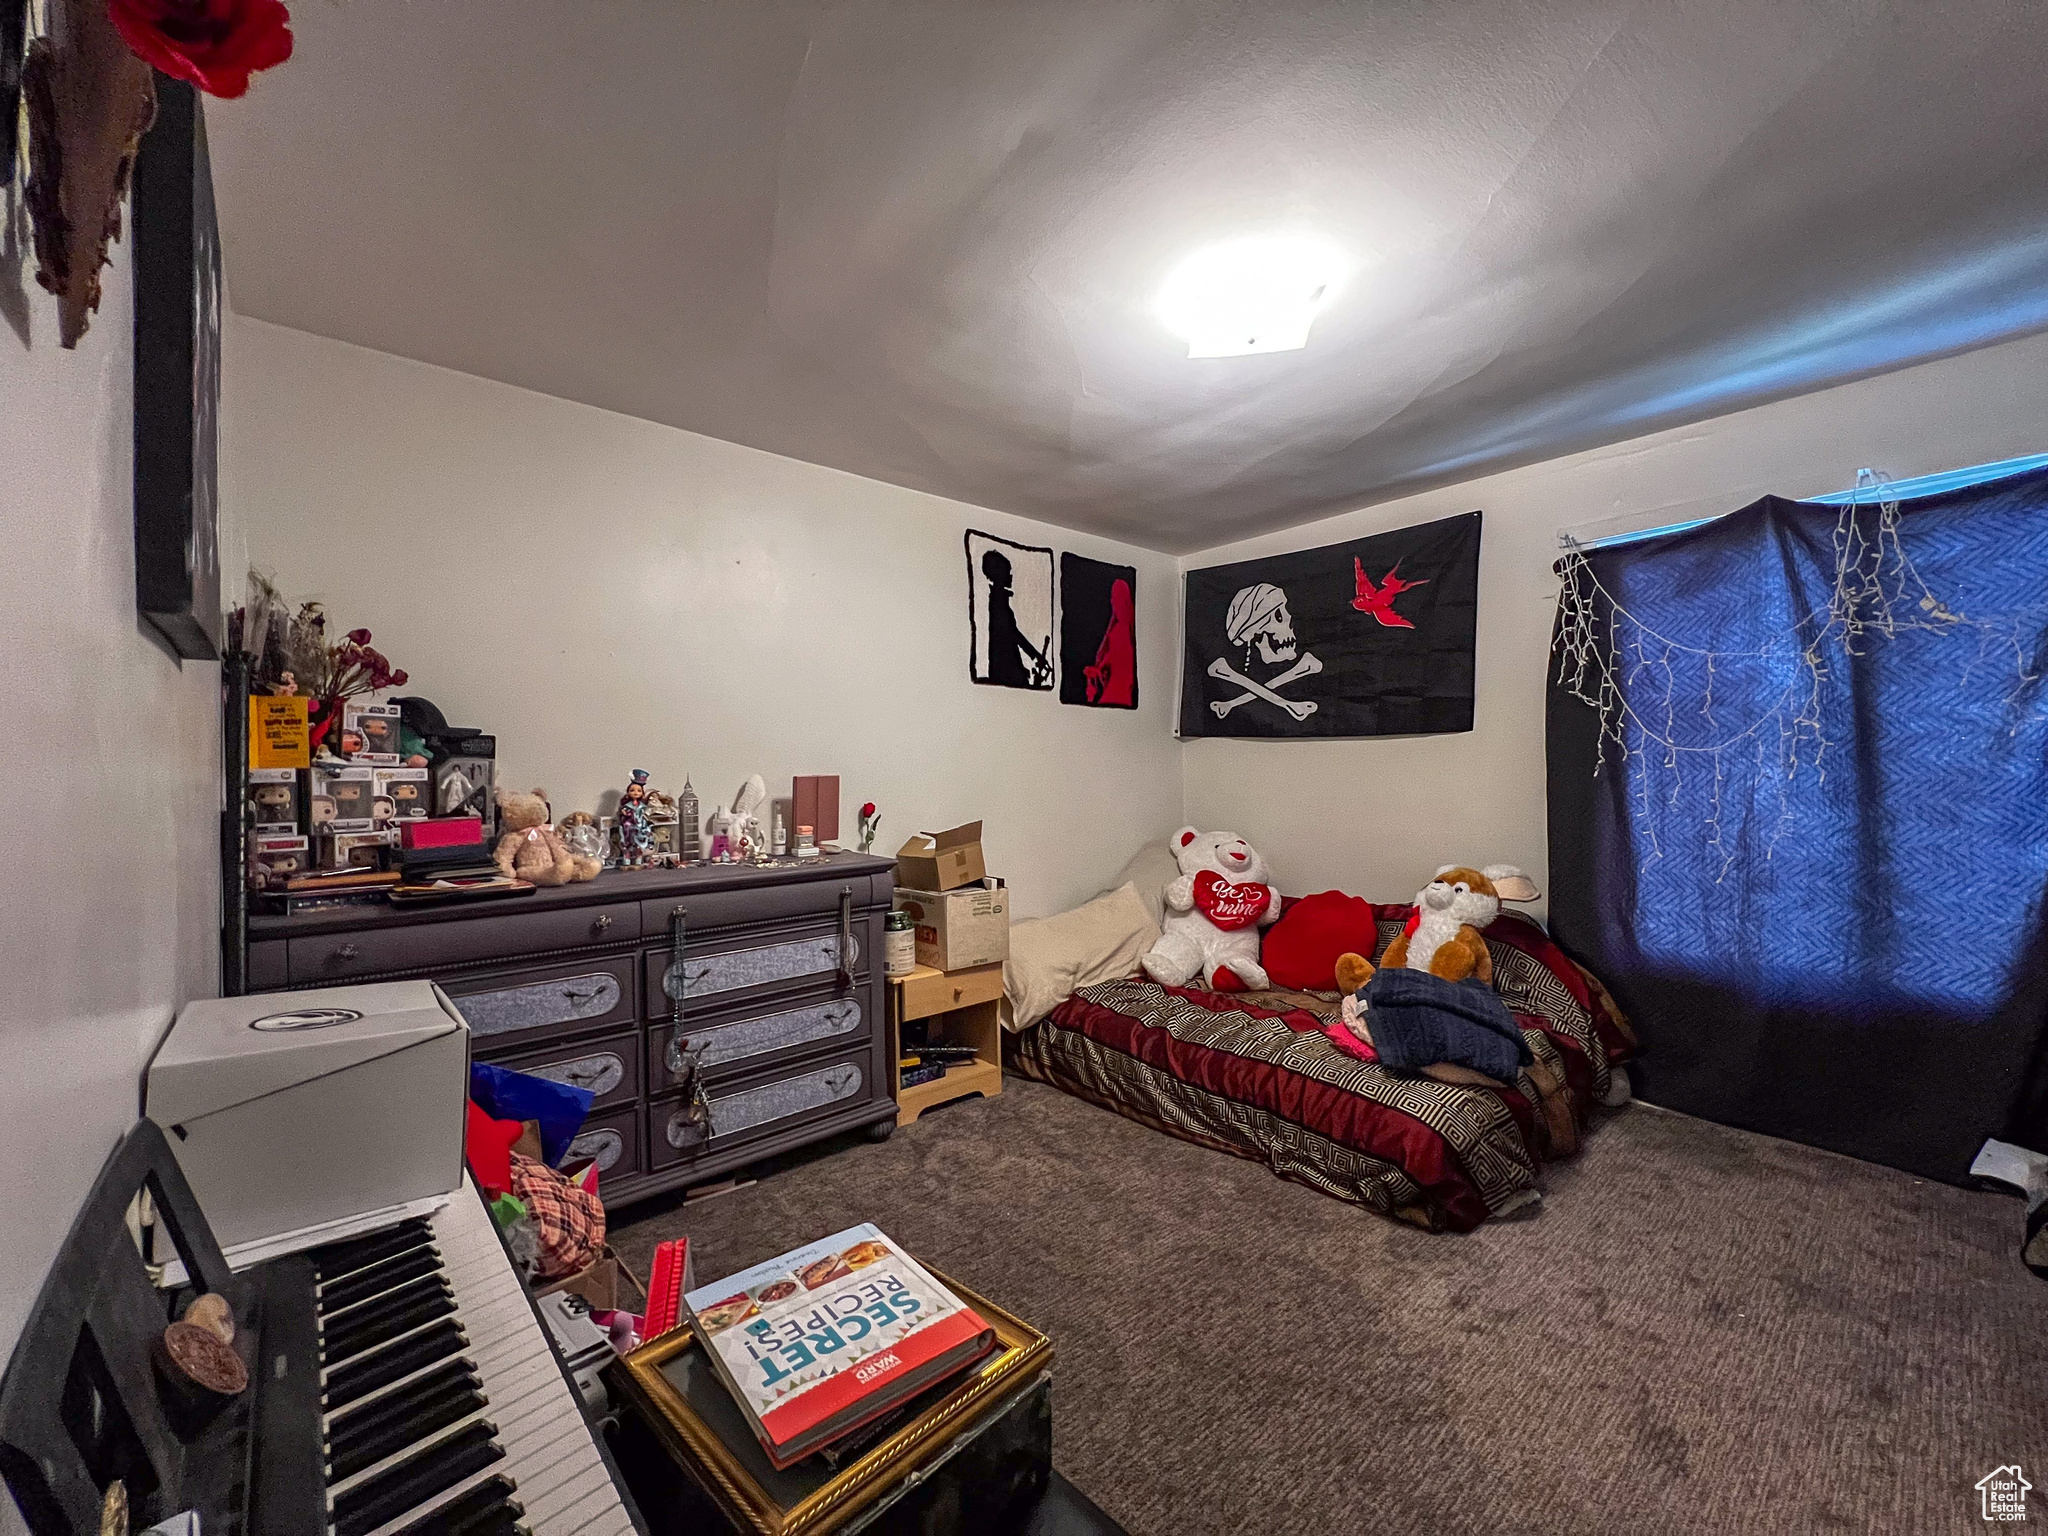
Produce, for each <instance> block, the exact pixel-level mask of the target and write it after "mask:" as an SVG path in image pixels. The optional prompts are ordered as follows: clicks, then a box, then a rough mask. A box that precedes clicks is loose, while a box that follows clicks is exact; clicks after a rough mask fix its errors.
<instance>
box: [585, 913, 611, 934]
mask: <svg viewBox="0 0 2048 1536" xmlns="http://www.w3.org/2000/svg"><path fill="white" fill-rule="evenodd" d="M611 925H612V915H611V913H609V912H606V913H603V914H602V915H600V916H599V917H598V919H597V921H596V922H594V923H592V924H591V925H590V926H591V927H593V928H595V929H596V930H597V931H598V932H599V933H603V932H604V931H605V929H607V928H609V927H611Z"/></svg>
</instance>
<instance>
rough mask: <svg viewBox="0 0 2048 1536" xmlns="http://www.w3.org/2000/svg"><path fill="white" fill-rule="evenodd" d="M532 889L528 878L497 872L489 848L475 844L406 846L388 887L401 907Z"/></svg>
mask: <svg viewBox="0 0 2048 1536" xmlns="http://www.w3.org/2000/svg"><path fill="white" fill-rule="evenodd" d="M534 889H535V887H534V886H533V885H532V884H531V883H530V882H528V881H525V880H515V879H513V878H512V877H511V876H509V875H506V874H502V873H500V872H499V869H498V866H497V865H496V864H495V863H494V862H493V861H492V859H491V854H490V850H489V849H487V848H486V847H484V845H483V844H481V843H478V844H475V845H473V846H468V847H454V848H408V849H406V850H405V852H404V853H403V854H401V855H400V864H399V878H398V880H397V881H396V882H395V883H394V884H393V886H392V890H391V899H392V901H393V902H395V903H397V904H398V905H400V906H405V905H408V904H412V903H420V902H442V901H468V900H477V899H480V898H482V897H486V896H519V895H524V894H525V893H527V892H529V891H532V890H534Z"/></svg>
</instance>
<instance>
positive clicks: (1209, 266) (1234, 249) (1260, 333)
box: [1158, 235, 1350, 357]
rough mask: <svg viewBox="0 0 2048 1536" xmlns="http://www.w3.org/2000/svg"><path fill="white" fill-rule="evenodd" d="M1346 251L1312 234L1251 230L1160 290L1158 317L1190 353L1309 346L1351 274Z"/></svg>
mask: <svg viewBox="0 0 2048 1536" xmlns="http://www.w3.org/2000/svg"><path fill="white" fill-rule="evenodd" d="M1349 275H1350V264H1349V263H1348V262H1347V261H1346V260H1345V259H1344V256H1343V253H1342V252H1340V251H1339V250H1338V249H1337V248H1336V247H1335V246H1333V245H1331V244H1329V242H1327V241H1325V240H1319V239H1317V238H1316V237H1314V236H1313V235H1249V236H1245V237H1244V238H1241V239H1237V240H1226V241H1224V242H1222V243H1221V244H1219V245H1211V246H1205V247H1204V248H1203V249H1201V250H1199V251H1196V252H1195V253H1194V254H1193V255H1191V256H1189V257H1188V258H1187V259H1186V260H1184V261H1183V262H1181V264H1180V265H1179V266H1177V267H1175V268H1174V269H1173V271H1172V272H1171V273H1170V274H1168V276H1167V279H1166V284H1165V286H1164V287H1163V288H1161V289H1160V290H1159V303H1158V312H1159V318H1160V320H1161V321H1163V322H1164V323H1165V325H1166V328H1167V329H1168V330H1169V331H1172V332H1173V333H1174V334H1175V335H1176V336H1178V337H1180V338H1181V339H1182V340H1184V341H1185V342H1187V344H1188V356H1189V357H1243V356H1245V355H1247V354H1248V353H1252V352H1291V351H1293V350H1294V349H1296V348H1297V347H1305V346H1307V345H1308V328H1309V326H1310V325H1312V324H1313V323H1314V322H1315V318H1316V316H1317V315H1318V314H1320V313H1321V312H1322V310H1323V308H1324V306H1326V305H1327V304H1328V303H1329V302H1330V300H1331V299H1333V298H1335V297H1336V295H1337V290H1338V289H1339V288H1340V287H1342V286H1343V282H1344V279H1345V278H1346V277H1347V276H1349Z"/></svg>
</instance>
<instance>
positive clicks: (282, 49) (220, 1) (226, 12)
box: [107, 0, 292, 96]
mask: <svg viewBox="0 0 2048 1536" xmlns="http://www.w3.org/2000/svg"><path fill="white" fill-rule="evenodd" d="M107 16H108V17H109V19H111V20H112V21H113V23H114V30H116V31H117V32H119V33H120V34H121V39H122V41H123V42H125V43H127V45H128V46H129V48H130V49H131V50H132V51H133V52H134V54H135V56H136V57H137V58H138V59H141V60H142V61H143V62H144V63H145V64H153V65H155V66H156V67H157V68H158V69H160V70H162V71H163V72H164V73H165V74H167V75H172V76H175V77H176V78H177V79H180V80H189V81H191V82H192V83H193V84H194V85H196V86H198V87H199V89H201V90H202V91H205V92H206V93H207V94H209V95H212V96H239V95H241V94H242V93H243V92H244V91H246V90H248V89H249V76H250V75H251V74H253V73H254V72H255V71H257V70H259V69H268V68H270V66H271V65H273V64H282V63H283V62H284V61H285V60H286V59H288V58H290V57H291V56H292V29H291V19H292V15H291V12H290V11H288V10H286V9H285V8H284V6H283V5H282V4H280V3H279V0H107Z"/></svg>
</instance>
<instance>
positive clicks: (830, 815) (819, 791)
mask: <svg viewBox="0 0 2048 1536" xmlns="http://www.w3.org/2000/svg"><path fill="white" fill-rule="evenodd" d="M789 808H790V815H789V840H790V845H791V846H792V847H794V846H795V844H796V829H797V828H798V827H809V828H810V829H811V836H813V837H814V838H816V839H817V840H818V841H819V842H820V843H821V844H822V843H829V842H831V841H833V840H834V839H835V838H837V837H838V836H839V775H838V774H836V773H800V774H798V775H797V776H796V777H795V778H794V779H792V780H791V781H790V785H789Z"/></svg>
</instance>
